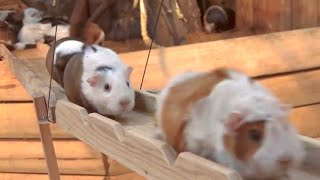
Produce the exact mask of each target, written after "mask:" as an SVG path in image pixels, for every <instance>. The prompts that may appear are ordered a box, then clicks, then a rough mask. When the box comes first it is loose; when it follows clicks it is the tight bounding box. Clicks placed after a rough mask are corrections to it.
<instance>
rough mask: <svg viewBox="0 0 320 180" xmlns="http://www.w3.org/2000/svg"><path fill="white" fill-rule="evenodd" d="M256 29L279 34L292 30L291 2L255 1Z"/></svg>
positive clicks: (285, 0) (284, 0)
mask: <svg viewBox="0 0 320 180" xmlns="http://www.w3.org/2000/svg"><path fill="white" fill-rule="evenodd" d="M253 9H254V10H253V11H254V23H253V24H254V25H253V26H254V29H255V30H256V31H259V32H278V31H284V30H290V29H291V0H281V1H270V0H254V5H253Z"/></svg>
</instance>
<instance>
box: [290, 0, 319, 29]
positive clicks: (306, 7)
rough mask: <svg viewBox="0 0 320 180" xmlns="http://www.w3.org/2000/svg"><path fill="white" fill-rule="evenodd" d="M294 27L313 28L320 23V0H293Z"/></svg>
mask: <svg viewBox="0 0 320 180" xmlns="http://www.w3.org/2000/svg"><path fill="white" fill-rule="evenodd" d="M291 1H292V11H291V16H292V29H302V28H311V27H316V26H317V25H318V17H319V14H318V13H319V12H318V3H319V0H291Z"/></svg>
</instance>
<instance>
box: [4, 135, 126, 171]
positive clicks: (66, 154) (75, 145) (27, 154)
mask: <svg viewBox="0 0 320 180" xmlns="http://www.w3.org/2000/svg"><path fill="white" fill-rule="evenodd" d="M54 146H55V150H56V156H57V161H58V165H59V168H60V172H61V174H65V175H66V174H67V175H68V174H69V175H72V174H83V175H106V172H105V169H104V165H103V162H102V157H101V153H99V152H98V151H96V150H94V149H92V148H91V147H90V146H88V145H86V144H85V143H83V142H81V141H77V140H67V141H65V140H59V141H58V140H56V141H54ZM0 147H1V149H0V172H11V173H36V174H38V173H41V174H42V173H46V165H45V159H44V156H43V152H42V147H41V142H40V141H37V140H0ZM26 147H28V148H26ZM21 149H24V150H23V151H21ZM108 164H109V166H110V167H109V175H110V176H118V175H122V174H126V173H130V172H132V171H131V170H129V169H128V168H126V167H125V166H123V165H121V164H120V163H118V162H117V161H115V160H112V159H108Z"/></svg>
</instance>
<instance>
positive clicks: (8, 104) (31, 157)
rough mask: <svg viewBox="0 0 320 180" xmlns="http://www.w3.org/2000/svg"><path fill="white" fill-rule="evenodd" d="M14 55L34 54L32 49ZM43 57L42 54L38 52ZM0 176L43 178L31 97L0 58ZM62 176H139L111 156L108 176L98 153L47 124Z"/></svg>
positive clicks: (133, 179) (118, 179) (89, 179)
mask: <svg viewBox="0 0 320 180" xmlns="http://www.w3.org/2000/svg"><path fill="white" fill-rule="evenodd" d="M15 55H17V56H20V55H24V56H25V57H28V56H29V57H31V56H32V57H36V56H37V55H38V53H37V52H36V51H35V50H28V51H26V52H25V53H22V54H21V53H19V52H17V53H16V54H15ZM39 57H42V58H43V55H39ZM0 77H1V78H0V179H1V180H15V179H33V180H47V179H48V176H47V174H46V172H47V170H46V164H45V159H44V156H43V152H42V145H41V142H40V137H39V130H38V126H37V123H36V122H37V121H36V114H35V110H34V106H33V103H32V98H31V97H30V96H29V95H28V93H27V92H26V90H25V89H24V88H23V87H22V85H21V84H20V82H19V81H18V80H17V79H16V78H15V76H14V75H13V73H12V72H11V70H10V68H9V66H8V62H7V61H0ZM51 130H52V134H53V138H54V145H55V150H56V155H57V159H58V166H59V170H60V173H61V174H62V176H61V177H62V180H103V179H111V180H143V179H144V178H143V177H141V176H139V175H137V174H136V173H133V172H132V171H131V170H129V169H127V168H126V167H124V166H122V165H121V164H119V163H117V162H116V161H113V160H110V159H109V160H108V162H107V163H108V166H109V175H110V176H109V177H108V178H106V174H107V172H106V170H105V166H104V162H103V158H102V155H101V154H100V153H99V152H97V151H95V150H93V149H92V148H91V147H89V146H88V145H86V144H85V143H83V142H81V141H79V140H77V139H75V138H73V137H72V136H70V135H68V134H66V133H64V132H63V131H62V130H59V129H58V128H56V127H55V125H52V126H51Z"/></svg>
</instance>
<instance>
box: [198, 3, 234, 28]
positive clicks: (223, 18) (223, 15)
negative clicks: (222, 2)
mask: <svg viewBox="0 0 320 180" xmlns="http://www.w3.org/2000/svg"><path fill="white" fill-rule="evenodd" d="M203 25H204V29H205V31H206V32H207V33H213V32H216V33H219V32H223V31H227V30H230V29H233V28H234V27H235V13H234V11H233V10H232V9H229V8H226V7H224V8H223V7H220V6H210V7H209V8H208V9H207V10H206V12H205V14H204V16H203Z"/></svg>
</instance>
